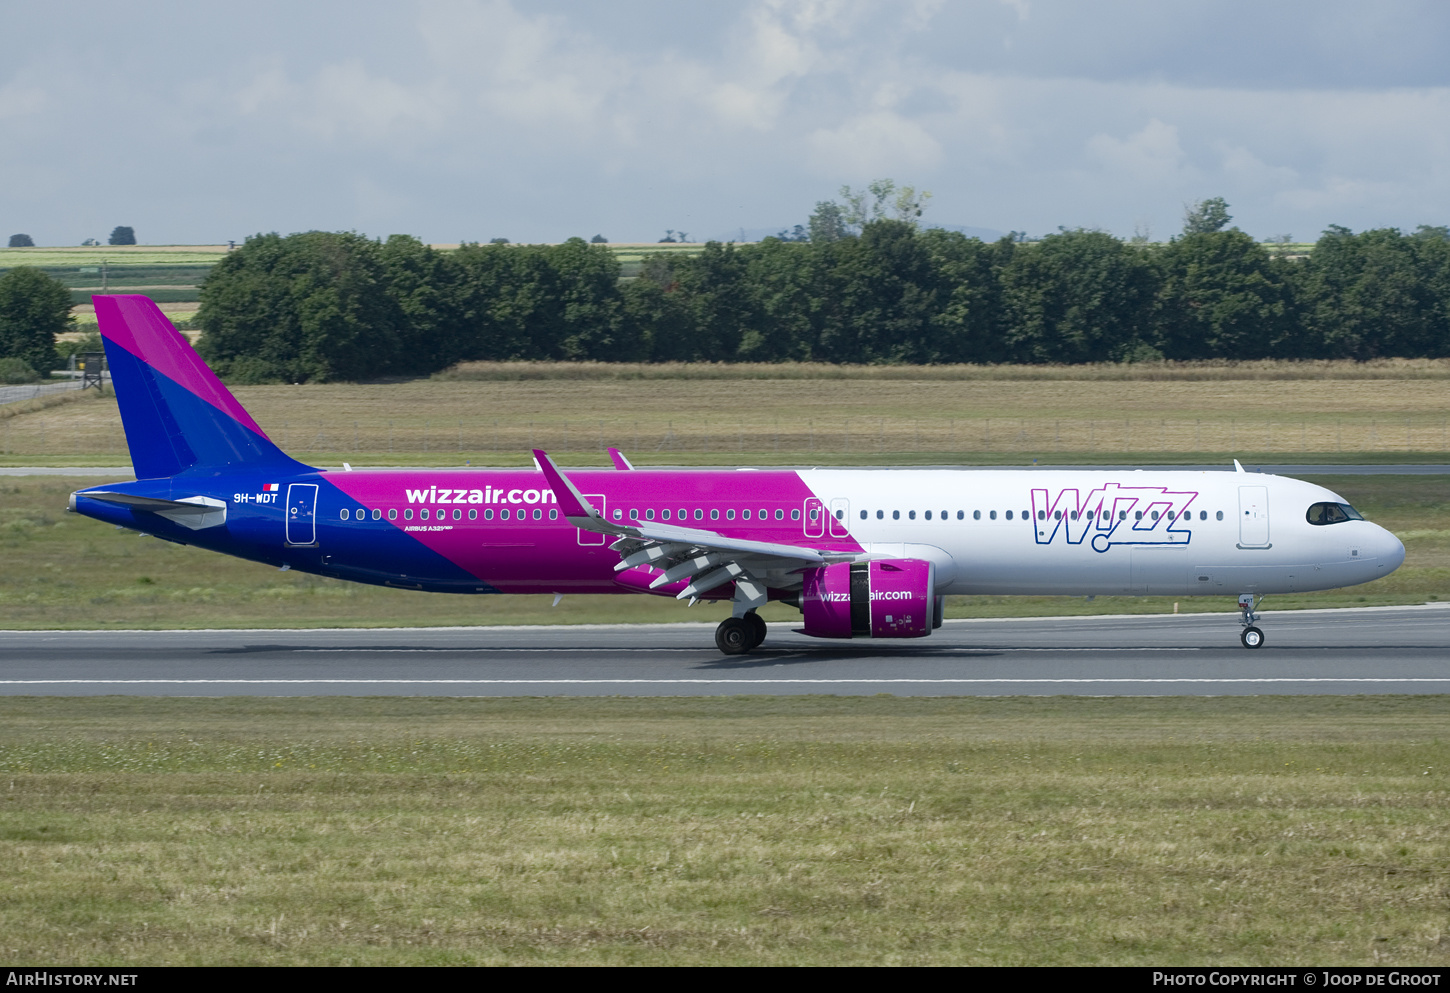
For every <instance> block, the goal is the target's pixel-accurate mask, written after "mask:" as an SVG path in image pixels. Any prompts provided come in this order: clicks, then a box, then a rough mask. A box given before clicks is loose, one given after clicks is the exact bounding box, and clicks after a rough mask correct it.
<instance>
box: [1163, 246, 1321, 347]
mask: <svg viewBox="0 0 1450 993" xmlns="http://www.w3.org/2000/svg"><path fill="white" fill-rule="evenodd" d="M1157 261H1158V264H1159V266H1160V268H1161V271H1162V276H1163V283H1162V288H1161V289H1160V291H1159V295H1158V300H1159V308H1158V319H1157V324H1158V340H1157V342H1156V344H1157V346H1158V348H1159V349H1160V350H1161V351H1162V352H1163V355H1164V356H1165V357H1166V358H1170V359H1205V358H1227V359H1261V358H1297V357H1299V355H1300V352H1301V351H1302V350H1303V349H1302V343H1301V342H1300V341H1299V336H1298V330H1299V327H1300V325H1299V321H1298V316H1297V313H1296V310H1295V306H1294V294H1293V292H1292V285H1291V283H1290V281H1289V275H1290V272H1291V270H1290V266H1292V265H1293V263H1289V262H1282V261H1278V260H1276V259H1274V258H1272V257H1271V256H1270V254H1269V251H1268V249H1266V248H1265V247H1264V246H1263V245H1260V244H1258V243H1257V242H1255V241H1254V240H1253V239H1252V238H1250V237H1249V236H1248V235H1246V234H1244V233H1243V232H1242V231H1238V230H1233V231H1213V232H1208V233H1203V234H1190V235H1184V236H1183V237H1181V238H1175V239H1173V241H1171V242H1169V243H1168V244H1167V245H1166V246H1164V247H1163V249H1162V251H1161V252H1160V253H1159V254H1158V255H1157Z"/></svg>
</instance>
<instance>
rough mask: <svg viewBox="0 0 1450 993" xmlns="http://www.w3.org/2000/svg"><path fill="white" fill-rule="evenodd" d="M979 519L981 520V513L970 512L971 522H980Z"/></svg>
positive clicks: (977, 511)
mask: <svg viewBox="0 0 1450 993" xmlns="http://www.w3.org/2000/svg"><path fill="white" fill-rule="evenodd" d="M981 519H982V512H981V511H980V510H974V511H972V520H974V521H980V520H981Z"/></svg>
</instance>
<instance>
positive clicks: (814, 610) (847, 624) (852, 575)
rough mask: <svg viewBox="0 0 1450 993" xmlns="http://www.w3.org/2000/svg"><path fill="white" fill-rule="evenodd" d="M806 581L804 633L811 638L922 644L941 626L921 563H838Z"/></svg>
mask: <svg viewBox="0 0 1450 993" xmlns="http://www.w3.org/2000/svg"><path fill="white" fill-rule="evenodd" d="M804 579H805V583H804V586H803V587H802V589H801V613H802V615H804V619H805V627H804V628H802V631H803V632H804V633H805V634H808V635H811V636H812V637H815V638H865V637H871V638H924V637H926V636H927V635H929V634H931V631H932V628H934V627H938V626H940V624H941V603H942V598H941V597H938V596H937V595H936V584H935V577H934V575H933V571H932V564H931V563H930V562H926V561H923V560H921V559H882V560H879V561H875V562H859V563H851V562H840V563H837V564H836V565H827V566H820V567H818V568H815V569H807V570H806V571H805V573H804Z"/></svg>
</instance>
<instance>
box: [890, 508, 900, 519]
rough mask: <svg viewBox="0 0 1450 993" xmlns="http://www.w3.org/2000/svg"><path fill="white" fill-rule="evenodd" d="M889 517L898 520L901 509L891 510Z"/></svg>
mask: <svg viewBox="0 0 1450 993" xmlns="http://www.w3.org/2000/svg"><path fill="white" fill-rule="evenodd" d="M891 519H892V520H893V521H899V520H901V511H899V510H893V511H892V512H891Z"/></svg>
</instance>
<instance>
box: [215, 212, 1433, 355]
mask: <svg viewBox="0 0 1450 993" xmlns="http://www.w3.org/2000/svg"><path fill="white" fill-rule="evenodd" d="M1201 227H1204V228H1209V229H1208V230H1197V231H1192V232H1191V233H1186V234H1183V235H1181V236H1179V237H1177V238H1175V239H1173V240H1172V241H1170V242H1168V243H1166V244H1161V245H1149V244H1139V243H1134V242H1130V241H1124V240H1121V239H1119V238H1116V237H1114V236H1112V235H1110V234H1107V233H1104V232H1101V231H1086V230H1074V231H1060V232H1059V233H1057V234H1052V235H1048V236H1047V237H1045V238H1042V239H1040V240H1038V241H1034V242H1024V241H1021V240H1017V239H1014V238H1006V239H1003V240H1001V241H998V242H995V243H985V242H982V241H979V240H977V239H974V238H968V237H965V236H963V235H961V234H958V233H955V232H950V231H945V230H941V229H926V230H918V229H917V228H916V227H915V226H914V225H913V224H912V223H910V222H909V221H904V220H897V219H892V218H880V219H876V220H868V221H866V222H865V223H863V224H861V225H859V228H858V230H857V233H850V234H839V233H838V236H836V237H832V238H830V239H819V240H817V239H810V240H805V241H787V240H781V239H777V238H767V239H766V240H764V241H762V242H759V243H756V244H748V245H733V244H723V245H722V244H719V243H713V242H712V243H709V244H707V245H706V246H705V248H704V250H703V251H702V252H701V253H699V254H697V255H692V256H684V257H681V256H678V255H664V254H661V255H654V256H647V257H646V259H645V261H644V263H643V265H642V267H641V269H640V272H639V274H638V276H637V277H635V278H631V279H621V278H620V274H621V273H620V264H619V261H618V259H617V258H616V257H615V255H614V254H613V253H612V252H611V251H610V250H609V249H608V248H606V247H604V246H602V245H590V244H588V243H586V242H584V241H583V240H582V239H578V238H575V239H571V240H570V241H568V242H565V243H564V244H562V245H550V246H529V245H465V246H463V247H462V248H460V249H459V250H457V251H454V252H446V253H445V252H439V251H435V250H433V249H431V248H429V247H428V246H426V245H424V244H422V243H421V242H419V241H418V240H417V239H415V238H411V237H407V236H401V235H395V236H393V237H390V238H388V239H387V240H386V241H375V240H371V239H368V238H366V237H363V236H361V235H357V234H350V233H341V234H334V233H325V232H309V233H305V234H296V235H290V236H287V237H281V236H278V235H276V234H270V235H259V236H256V237H254V238H250V239H248V240H247V241H246V243H245V244H244V245H242V246H241V248H240V249H239V250H238V251H236V252H233V253H231V254H229V255H228V256H226V257H225V258H224V259H223V260H222V262H221V263H219V264H218V265H217V266H216V268H215V269H214V270H213V272H212V274H211V275H210V276H209V277H208V278H207V280H206V283H205V284H204V286H203V288H202V308H201V311H200V313H199V314H198V323H199V324H200V326H201V327H202V329H203V330H204V331H205V334H204V336H203V337H202V339H201V342H202V344H201V347H202V349H203V352H204V354H205V355H206V356H207V358H209V359H210V360H211V361H213V362H214V363H216V365H217V366H218V367H219V369H221V370H222V371H223V373H224V374H225V375H228V376H229V377H231V378H233V379H238V380H245V381H266V380H273V381H275V380H286V381H290V382H301V381H306V380H328V379H358V378H367V377H373V376H387V375H418V374H426V373H430V372H433V371H436V370H439V369H442V368H445V367H447V366H449V365H451V364H453V363H455V362H458V361H463V360H470V359H491V360H511V359H529V360H561V361H569V360H581V359H590V360H599V361H630V362H648V361H696V362H698V361H703V362H734V361H751V362H762V361H763V362H776V361H779V362H784V361H811V362H836V363H842V362H850V363H949V362H974V363H997V362H1024V363H1080V362H1105V361H1144V360H1156V359H1181V360H1191V359H1219V358H1224V359H1260V358H1315V359H1319V358H1350V359H1371V358H1377V357H1385V356H1404V357H1422V356H1430V357H1434V356H1444V355H1447V354H1450V230H1447V229H1445V228H1430V227H1421V228H1420V229H1419V230H1417V231H1415V232H1414V233H1411V234H1403V233H1401V232H1400V231H1398V230H1395V229H1380V230H1372V231H1364V232H1361V233H1358V234H1356V233H1354V232H1352V231H1350V230H1348V229H1346V228H1342V227H1331V228H1330V229H1329V230H1327V231H1326V232H1325V233H1324V235H1323V236H1322V237H1321V238H1320V239H1319V241H1318V242H1317V243H1316V244H1315V246H1314V250H1313V252H1312V253H1311V254H1310V255H1309V256H1308V257H1307V258H1305V257H1300V258H1286V257H1283V256H1282V254H1280V253H1276V252H1275V251H1273V250H1271V249H1270V248H1269V247H1267V246H1265V245H1263V244H1260V243H1258V242H1256V241H1255V240H1254V239H1252V238H1251V237H1250V236H1249V235H1247V234H1244V233H1243V232H1241V231H1238V230H1237V229H1230V230H1221V229H1219V230H1215V229H1212V227H1213V225H1211V224H1210V225H1201Z"/></svg>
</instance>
